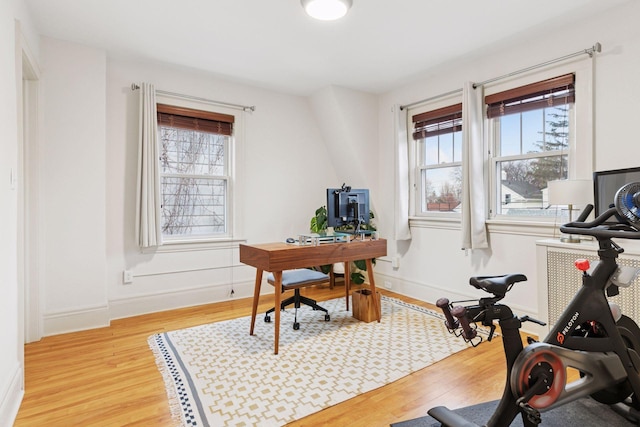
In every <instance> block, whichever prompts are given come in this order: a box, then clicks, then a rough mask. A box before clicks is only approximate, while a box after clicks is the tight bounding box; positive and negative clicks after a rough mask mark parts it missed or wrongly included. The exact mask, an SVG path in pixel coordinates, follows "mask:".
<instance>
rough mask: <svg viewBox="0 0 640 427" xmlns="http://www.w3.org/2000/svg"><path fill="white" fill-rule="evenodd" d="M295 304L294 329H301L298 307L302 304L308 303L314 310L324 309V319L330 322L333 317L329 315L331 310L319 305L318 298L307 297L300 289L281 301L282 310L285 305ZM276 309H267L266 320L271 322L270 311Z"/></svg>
mask: <svg viewBox="0 0 640 427" xmlns="http://www.w3.org/2000/svg"><path fill="white" fill-rule="evenodd" d="M291 304H294V309H295V311H294V320H293V329H294V330H296V331H297V330H298V329H300V323H298V309H299V308H300V306H301V305H302V304H304V305H307V306H309V307H311V308H313V309H314V310H320V311H324V312H325V315H324V321H325V322H328V321H330V320H331V317H330V316H329V311H328V310H327V309H326V308H324V307H321V306H319V305H318V303H317V302H316V300H313V299H311V298H307V297H305V296H302V295H300V289H295V290H294V294H293V296H291V297H289V298H287V299H285V300H284V301H282V302H281V303H280V310H282V311H284V309H285V307H287V306H288V305H291ZM274 311H276V308H275V307H273V308H270V309H269V310H267V312H266V313H265V314H264V321H265V322H267V323H269V322H271V316H269V314H270V313H273V312H274Z"/></svg>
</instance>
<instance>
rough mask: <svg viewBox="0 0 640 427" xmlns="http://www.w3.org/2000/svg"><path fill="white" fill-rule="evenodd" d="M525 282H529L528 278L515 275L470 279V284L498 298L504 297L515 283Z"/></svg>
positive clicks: (522, 275)
mask: <svg viewBox="0 0 640 427" xmlns="http://www.w3.org/2000/svg"><path fill="white" fill-rule="evenodd" d="M525 280H527V276H525V275H524V274H519V273H515V274H504V275H502V276H475V277H472V278H470V279H469V284H471V286H473V287H475V288H477V289H482V290H483V291H486V292H489V293H490V294H493V295H495V296H497V297H504V296H505V295H506V294H507V292H508V291H509V290H510V289H511V287H512V286H513V284H514V283H517V282H523V281H525Z"/></svg>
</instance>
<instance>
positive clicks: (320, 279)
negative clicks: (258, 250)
mask: <svg viewBox="0 0 640 427" xmlns="http://www.w3.org/2000/svg"><path fill="white" fill-rule="evenodd" d="M330 274H331V273H330ZM330 274H324V273H323V272H321V271H317V270H311V269H308V268H300V269H295V270H285V271H283V272H282V290H281V292H284V291H288V290H291V289H293V290H294V294H293V296H292V297H289V298H287V299H285V300H284V301H282V302H281V303H280V309H281V310H284V308H285V307H286V306H288V305H290V304H294V309H295V312H294V320H293V329H294V330H298V329H300V323H298V308H300V305H301V304H305V305H308V306H309V307H311V308H313V309H314V310H320V311H323V312H324V313H325V315H324V320H325V322H328V321H329V320H331V317H330V316H329V312H328V311H327V309H326V308H323V307H320V306H319V305H318V304H317V303H316V301H315V300H312V299H311V298H307V297H305V296H302V295H300V288H304V287H307V286H313V285H319V284H322V283H327V282H330V281H331V280H332V279H331V276H330ZM267 282H268V283H269V284H270V285H273V286H275V277H274V276H273V273H269V275H268V276H267ZM276 292H277V290H276ZM275 309H276V307H273V308H271V309H269V310H267V312H266V313H265V315H264V321H265V322H267V323H268V322H271V316H270V315H269V314H270V313H273V312H274V311H275Z"/></svg>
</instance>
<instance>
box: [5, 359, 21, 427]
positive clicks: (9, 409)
mask: <svg viewBox="0 0 640 427" xmlns="http://www.w3.org/2000/svg"><path fill="white" fill-rule="evenodd" d="M23 378H24V372H23V369H22V367H21V366H19V365H18V366H17V367H16V369H15V371H14V374H13V376H12V377H11V380H10V381H9V384H8V385H7V387H6V389H5V390H4V394H2V395H0V398H1V400H0V424H2V425H3V426H4V425H7V426H12V425H13V423H14V421H15V419H16V416H17V415H18V410H19V409H20V404H21V403H22V398H23V396H24V389H23V382H24V381H23ZM4 423H6V424H4Z"/></svg>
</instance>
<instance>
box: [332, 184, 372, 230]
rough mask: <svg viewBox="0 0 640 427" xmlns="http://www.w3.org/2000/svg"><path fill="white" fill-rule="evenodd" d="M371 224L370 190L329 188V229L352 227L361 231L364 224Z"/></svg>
mask: <svg viewBox="0 0 640 427" xmlns="http://www.w3.org/2000/svg"><path fill="white" fill-rule="evenodd" d="M368 223H369V190H367V189H352V188H351V187H348V186H346V185H344V184H343V185H342V187H341V188H327V225H328V226H329V227H334V228H335V227H344V226H352V227H353V228H354V229H355V230H356V231H358V232H359V231H360V226H361V225H362V224H368Z"/></svg>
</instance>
